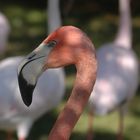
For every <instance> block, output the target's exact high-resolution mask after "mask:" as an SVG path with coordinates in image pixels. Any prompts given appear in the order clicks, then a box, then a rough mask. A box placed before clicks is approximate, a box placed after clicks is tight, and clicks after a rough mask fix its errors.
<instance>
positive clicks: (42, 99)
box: [0, 57, 65, 140]
mask: <svg viewBox="0 0 140 140" xmlns="http://www.w3.org/2000/svg"><path fill="white" fill-rule="evenodd" d="M23 58H24V57H10V58H6V59H4V60H3V61H1V62H0V78H1V79H2V80H1V82H0V128H5V129H12V130H17V135H18V139H19V140H25V138H26V137H27V136H28V133H29V130H30V128H31V126H32V124H33V123H34V121H35V120H36V119H38V118H39V117H40V116H41V115H43V114H44V113H46V112H47V111H50V110H51V109H53V108H54V107H56V106H57V105H58V104H59V102H60V101H61V100H62V97H63V95H64V89H65V88H64V85H65V84H64V72H63V70H62V69H56V70H49V71H47V72H44V73H43V75H42V76H41V77H40V79H39V82H38V84H37V87H36V89H35V92H36V93H35V94H36V95H35V96H34V97H35V98H34V102H33V104H32V106H31V107H30V108H27V107H26V106H25V105H24V104H23V102H22V101H21V97H20V92H19V88H18V80H17V66H18V65H19V63H20V61H21V60H22V59H23ZM54 87H55V88H54ZM54 97H55V98H54Z"/></svg>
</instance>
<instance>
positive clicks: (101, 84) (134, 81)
mask: <svg viewBox="0 0 140 140" xmlns="http://www.w3.org/2000/svg"><path fill="white" fill-rule="evenodd" d="M119 8H120V9H119V10H120V27H119V30H118V34H117V37H116V39H115V40H114V42H113V43H109V44H105V45H103V46H102V47H101V48H99V50H98V51H97V60H98V62H99V68H98V72H97V80H96V83H95V87H94V90H93V91H92V94H91V96H90V99H89V108H90V111H89V116H90V119H89V120H90V121H89V134H88V135H89V136H88V137H89V138H88V139H89V140H91V139H92V138H93V135H92V134H91V133H92V121H93V116H94V114H97V115H105V114H108V113H110V112H112V111H114V110H118V112H119V118H120V119H119V130H118V139H119V140H122V139H123V118H124V114H125V112H126V108H127V104H129V102H130V101H131V99H132V98H133V96H134V95H135V93H136V90H137V87H138V77H139V76H138V75H139V74H138V73H139V71H138V60H137V57H136V55H135V53H134V51H133V50H132V34H131V32H132V29H131V17H130V0H119Z"/></svg>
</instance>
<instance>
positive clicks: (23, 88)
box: [18, 72, 35, 107]
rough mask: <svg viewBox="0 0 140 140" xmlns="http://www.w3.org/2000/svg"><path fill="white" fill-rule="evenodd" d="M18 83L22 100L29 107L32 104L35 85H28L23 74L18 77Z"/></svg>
mask: <svg viewBox="0 0 140 140" xmlns="http://www.w3.org/2000/svg"><path fill="white" fill-rule="evenodd" d="M18 83H19V89H20V93H21V97H22V100H23V102H24V104H25V105H26V106H28V107H29V106H30V105H31V103H32V95H33V91H34V88H35V85H30V84H28V82H27V81H26V80H25V79H24V77H23V75H22V73H21V72H20V73H19V75H18Z"/></svg>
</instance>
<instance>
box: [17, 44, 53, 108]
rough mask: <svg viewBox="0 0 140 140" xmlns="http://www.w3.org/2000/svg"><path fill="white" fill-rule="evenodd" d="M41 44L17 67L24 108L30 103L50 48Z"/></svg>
mask: <svg viewBox="0 0 140 140" xmlns="http://www.w3.org/2000/svg"><path fill="white" fill-rule="evenodd" d="M49 45H50V44H45V43H42V44H41V45H39V47H37V48H36V49H35V50H34V51H33V52H32V53H30V54H29V55H28V56H27V57H26V58H25V59H24V60H23V61H22V62H21V64H20V65H19V67H18V83H19V89H20V93H21V97H22V100H23V102H24V104H25V105H26V106H30V105H31V103H32V96H33V91H34V89H35V86H36V84H37V80H38V78H39V76H40V75H41V74H42V72H43V71H44V63H45V60H46V59H47V56H48V54H49V52H50V51H51V48H50V47H49Z"/></svg>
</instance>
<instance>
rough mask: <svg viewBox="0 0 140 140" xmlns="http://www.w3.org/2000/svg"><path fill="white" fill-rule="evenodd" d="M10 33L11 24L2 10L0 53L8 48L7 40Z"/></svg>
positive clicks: (0, 19) (0, 17) (0, 16)
mask: <svg viewBox="0 0 140 140" xmlns="http://www.w3.org/2000/svg"><path fill="white" fill-rule="evenodd" d="M9 34H10V24H9V21H8V19H7V17H6V16H5V15H4V14H3V13H1V12H0V55H2V54H3V53H4V52H5V50H6V45H7V41H8V38H9Z"/></svg>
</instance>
